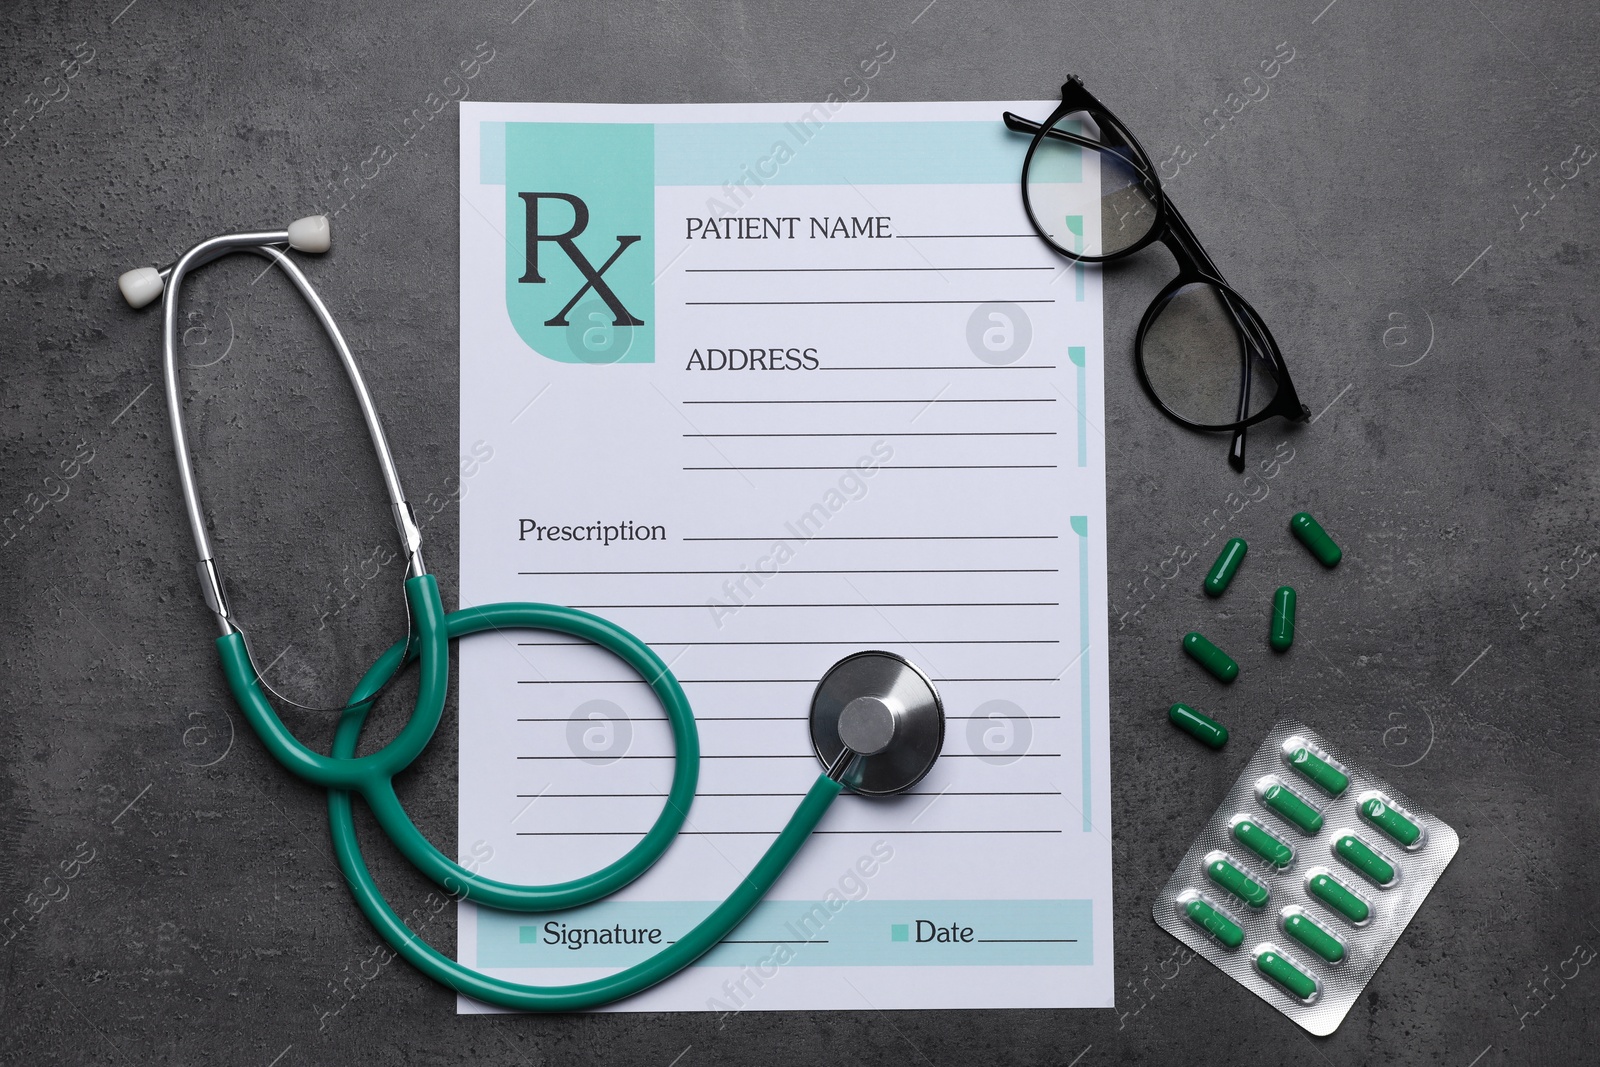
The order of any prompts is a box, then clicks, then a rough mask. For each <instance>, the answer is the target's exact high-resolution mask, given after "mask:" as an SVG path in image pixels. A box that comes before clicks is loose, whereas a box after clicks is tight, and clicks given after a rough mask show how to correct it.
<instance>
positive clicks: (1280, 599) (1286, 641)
mask: <svg viewBox="0 0 1600 1067" xmlns="http://www.w3.org/2000/svg"><path fill="white" fill-rule="evenodd" d="M1294 600H1295V596H1294V589H1292V588H1291V587H1289V586H1287V585H1280V586H1278V591H1277V592H1276V593H1273V594H1272V629H1271V630H1270V631H1268V633H1267V643H1268V644H1270V645H1271V646H1272V651H1274V652H1287V651H1289V646H1290V645H1292V644H1294Z"/></svg>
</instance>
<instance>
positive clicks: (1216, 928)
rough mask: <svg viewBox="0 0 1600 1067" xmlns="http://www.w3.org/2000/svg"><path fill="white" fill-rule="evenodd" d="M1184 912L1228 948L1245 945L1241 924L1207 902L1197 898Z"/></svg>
mask: <svg viewBox="0 0 1600 1067" xmlns="http://www.w3.org/2000/svg"><path fill="white" fill-rule="evenodd" d="M1183 912H1184V914H1185V915H1187V916H1189V918H1190V919H1192V920H1194V922H1195V924H1196V925H1198V926H1199V927H1200V928H1201V929H1202V930H1204V931H1205V932H1206V933H1208V934H1210V935H1211V936H1212V937H1214V938H1216V939H1217V940H1218V941H1220V942H1222V944H1223V946H1224V947H1226V948H1238V947H1239V946H1240V945H1241V944H1243V943H1244V931H1243V930H1241V929H1239V924H1238V923H1236V922H1234V921H1233V920H1232V919H1230V918H1228V917H1227V916H1226V915H1224V914H1222V912H1220V911H1218V910H1217V909H1216V908H1213V907H1212V906H1211V905H1210V904H1207V903H1206V902H1205V901H1203V900H1200V899H1199V898H1196V899H1194V900H1191V901H1189V903H1187V904H1185V905H1184V906H1183Z"/></svg>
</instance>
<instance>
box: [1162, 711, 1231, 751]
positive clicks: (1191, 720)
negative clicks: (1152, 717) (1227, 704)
mask: <svg viewBox="0 0 1600 1067" xmlns="http://www.w3.org/2000/svg"><path fill="white" fill-rule="evenodd" d="M1167 718H1169V719H1171V720H1172V725H1174V726H1176V727H1177V728H1178V729H1180V730H1182V731H1183V732H1184V733H1186V734H1188V735H1189V736H1190V737H1193V738H1195V739H1197V740H1199V741H1203V742H1205V743H1206V744H1208V745H1210V746H1211V747H1212V748H1221V747H1222V746H1223V745H1225V744H1227V743H1228V728H1227V727H1226V726H1224V725H1222V724H1221V723H1220V722H1218V721H1217V720H1215V719H1211V718H1207V717H1206V716H1204V715H1202V714H1200V713H1199V712H1198V711H1195V710H1194V709H1193V708H1191V707H1190V706H1189V705H1187V704H1174V705H1172V707H1170V708H1168V709H1167Z"/></svg>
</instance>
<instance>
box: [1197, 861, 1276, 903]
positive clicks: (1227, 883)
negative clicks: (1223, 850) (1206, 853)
mask: <svg viewBox="0 0 1600 1067" xmlns="http://www.w3.org/2000/svg"><path fill="white" fill-rule="evenodd" d="M1206 877H1208V878H1210V879H1211V880H1212V881H1213V882H1215V883H1217V884H1218V885H1220V886H1221V887H1222V888H1224V889H1226V890H1227V891H1228V892H1230V893H1232V894H1233V895H1234V896H1236V897H1238V898H1239V899H1240V900H1242V901H1244V902H1245V903H1246V904H1248V905H1250V906H1251V907H1252V908H1259V907H1261V905H1263V904H1265V903H1266V902H1267V887H1266V886H1264V885H1262V884H1261V883H1260V882H1258V881H1256V880H1255V879H1254V878H1251V877H1250V876H1249V875H1248V874H1245V873H1244V872H1243V871H1241V870H1240V869H1239V868H1237V867H1235V866H1234V865H1233V862H1232V861H1231V860H1228V859H1227V858H1225V857H1220V856H1219V857H1218V858H1216V859H1213V860H1211V861H1210V862H1208V863H1207V864H1206Z"/></svg>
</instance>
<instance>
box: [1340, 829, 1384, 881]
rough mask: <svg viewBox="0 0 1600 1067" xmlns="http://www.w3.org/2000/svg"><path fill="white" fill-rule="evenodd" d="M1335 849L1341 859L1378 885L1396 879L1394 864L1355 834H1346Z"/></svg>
mask: <svg viewBox="0 0 1600 1067" xmlns="http://www.w3.org/2000/svg"><path fill="white" fill-rule="evenodd" d="M1333 851H1334V853H1335V854H1336V855H1337V856H1338V857H1339V858H1340V859H1342V860H1344V861H1345V862H1346V863H1348V864H1349V865H1350V866H1352V867H1354V868H1355V869H1356V870H1358V871H1360V872H1361V873H1362V874H1364V875H1366V876H1367V877H1368V878H1370V879H1372V880H1373V881H1374V882H1376V883H1377V884H1378V885H1388V884H1389V883H1390V882H1392V881H1394V864H1392V863H1390V862H1389V861H1388V860H1386V859H1384V858H1383V857H1382V856H1380V855H1378V854H1377V853H1376V852H1374V851H1372V848H1371V847H1370V846H1369V845H1368V844H1367V843H1366V842H1365V841H1363V840H1361V838H1359V837H1357V836H1356V835H1355V834H1345V835H1344V836H1343V837H1341V838H1339V840H1337V841H1335V842H1334V843H1333Z"/></svg>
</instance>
